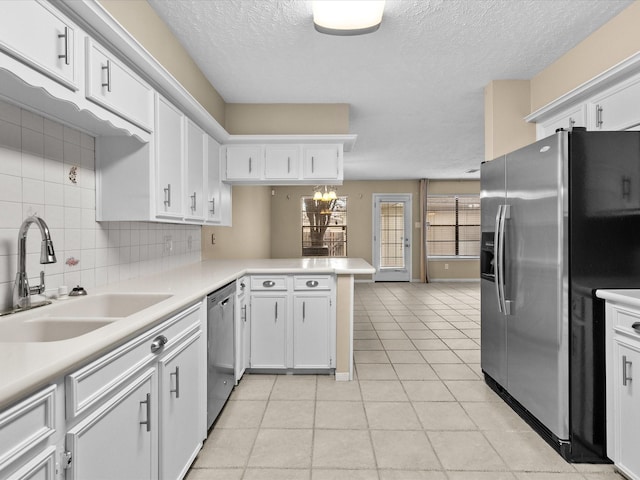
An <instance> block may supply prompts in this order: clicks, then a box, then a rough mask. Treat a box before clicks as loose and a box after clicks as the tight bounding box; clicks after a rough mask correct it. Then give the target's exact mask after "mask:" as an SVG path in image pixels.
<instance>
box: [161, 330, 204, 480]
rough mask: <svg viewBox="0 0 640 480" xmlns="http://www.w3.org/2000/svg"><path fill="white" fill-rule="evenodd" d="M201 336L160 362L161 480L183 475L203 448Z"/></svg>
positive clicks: (164, 357)
mask: <svg viewBox="0 0 640 480" xmlns="http://www.w3.org/2000/svg"><path fill="white" fill-rule="evenodd" d="M201 337H202V332H201V331H198V332H197V333H196V334H194V335H193V336H192V337H190V338H188V339H187V340H185V341H184V342H183V343H182V344H181V345H180V346H178V347H176V348H175V349H173V350H172V351H171V352H169V353H167V354H166V355H164V356H163V358H162V359H161V360H160V362H159V365H160V399H159V400H160V426H161V432H160V443H159V452H160V457H159V462H160V472H159V478H160V479H161V480H174V479H178V478H183V477H184V476H185V475H186V474H187V470H188V469H189V466H190V465H191V462H193V460H194V459H195V457H196V455H197V453H198V452H199V451H200V445H201V443H200V442H201V441H202V436H201V435H200V430H201V428H200V427H201V425H202V424H203V422H204V418H203V416H202V415H201V413H202V412H200V411H199V409H198V408H197V407H196V406H197V405H198V403H199V399H200V397H201V395H203V393H204V389H203V387H204V386H203V384H202V382H201V381H200V377H199V375H200V371H199V370H200V369H199V368H198V365H199V362H200V358H201V352H200V349H201V348H202V346H203V342H202V338H201Z"/></svg>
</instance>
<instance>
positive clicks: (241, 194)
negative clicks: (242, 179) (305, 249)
mask: <svg viewBox="0 0 640 480" xmlns="http://www.w3.org/2000/svg"><path fill="white" fill-rule="evenodd" d="M270 228H271V188H270V187H262V186H259V187H258V186H256V187H254V186H252V187H246V186H236V187H233V227H202V258H203V259H221V258H270V257H271V236H270ZM212 234H213V235H215V242H216V243H215V245H212V244H211V235H212Z"/></svg>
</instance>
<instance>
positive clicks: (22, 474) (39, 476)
mask: <svg viewBox="0 0 640 480" xmlns="http://www.w3.org/2000/svg"><path fill="white" fill-rule="evenodd" d="M56 462H57V459H56V447H55V446H50V447H48V448H46V449H45V450H43V451H42V452H40V453H39V454H38V455H36V456H34V457H33V458H32V459H30V460H29V461H28V462H26V463H25V464H24V465H23V466H22V467H21V468H19V469H18V470H17V471H15V472H14V473H12V474H11V475H9V477H4V476H3V477H2V478H7V480H55V478H56Z"/></svg>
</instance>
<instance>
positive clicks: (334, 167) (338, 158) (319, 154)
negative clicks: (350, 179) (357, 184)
mask: <svg viewBox="0 0 640 480" xmlns="http://www.w3.org/2000/svg"><path fill="white" fill-rule="evenodd" d="M303 150H304V157H303V162H304V163H303V176H304V178H305V179H318V180H321V179H324V180H336V181H341V180H342V145H307V146H305V147H304V149H303Z"/></svg>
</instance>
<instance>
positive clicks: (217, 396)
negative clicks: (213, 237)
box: [207, 282, 236, 428]
mask: <svg viewBox="0 0 640 480" xmlns="http://www.w3.org/2000/svg"><path fill="white" fill-rule="evenodd" d="M235 297H236V284H235V282H232V283H230V284H229V285H227V286H225V287H222V288H221V289H219V290H216V291H215V292H213V293H211V294H210V295H208V296H207V428H211V425H213V422H214V421H215V420H216V418H217V417H218V414H220V411H221V410H222V407H224V404H225V402H226V401H227V399H228V398H229V395H230V394H231V389H232V388H233V385H234V381H235V376H234V368H233V367H234V361H235V338H234V318H235Z"/></svg>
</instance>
